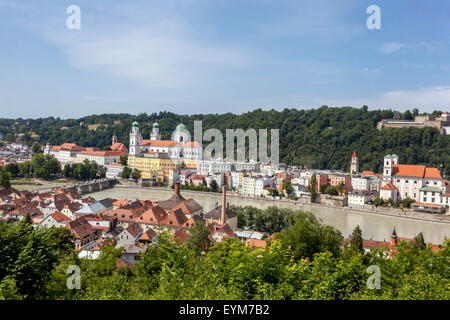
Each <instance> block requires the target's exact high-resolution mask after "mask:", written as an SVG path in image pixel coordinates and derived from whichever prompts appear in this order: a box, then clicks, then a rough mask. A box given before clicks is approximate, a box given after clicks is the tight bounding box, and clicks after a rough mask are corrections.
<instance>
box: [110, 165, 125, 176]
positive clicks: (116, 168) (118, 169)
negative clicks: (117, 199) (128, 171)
mask: <svg viewBox="0 0 450 320" xmlns="http://www.w3.org/2000/svg"><path fill="white" fill-rule="evenodd" d="M123 168H124V166H123V164H121V163H111V164H109V165H107V166H106V178H108V179H118V178H120V176H121V175H122V171H123Z"/></svg>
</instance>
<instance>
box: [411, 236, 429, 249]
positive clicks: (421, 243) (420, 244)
mask: <svg viewBox="0 0 450 320" xmlns="http://www.w3.org/2000/svg"><path fill="white" fill-rule="evenodd" d="M414 246H415V247H416V249H418V250H425V249H426V248H427V245H426V243H425V240H424V238H423V234H422V232H420V233H419V234H418V235H417V236H415V237H414Z"/></svg>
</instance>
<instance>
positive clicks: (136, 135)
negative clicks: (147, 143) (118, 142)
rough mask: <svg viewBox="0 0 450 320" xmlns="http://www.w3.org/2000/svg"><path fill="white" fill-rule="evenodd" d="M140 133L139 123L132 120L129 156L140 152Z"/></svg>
mask: <svg viewBox="0 0 450 320" xmlns="http://www.w3.org/2000/svg"><path fill="white" fill-rule="evenodd" d="M141 143H142V135H141V133H140V132H139V123H138V122H137V121H135V122H133V126H132V129H131V133H130V151H129V154H130V156H135V155H138V154H140V153H141Z"/></svg>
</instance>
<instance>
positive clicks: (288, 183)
mask: <svg viewBox="0 0 450 320" xmlns="http://www.w3.org/2000/svg"><path fill="white" fill-rule="evenodd" d="M283 189H284V191H286V195H287V196H288V197H289V196H291V194H292V192H293V191H294V189H293V188H292V183H291V181H286V182H285V183H284V184H283Z"/></svg>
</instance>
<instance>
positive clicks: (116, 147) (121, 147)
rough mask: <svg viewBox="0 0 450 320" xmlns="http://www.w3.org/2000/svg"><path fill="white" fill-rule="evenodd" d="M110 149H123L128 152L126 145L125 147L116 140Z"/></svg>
mask: <svg viewBox="0 0 450 320" xmlns="http://www.w3.org/2000/svg"><path fill="white" fill-rule="evenodd" d="M111 150H112V151H123V152H128V149H127V147H125V145H124V144H123V143H120V142H116V143H114V144H113V145H112V146H111Z"/></svg>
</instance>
